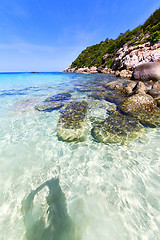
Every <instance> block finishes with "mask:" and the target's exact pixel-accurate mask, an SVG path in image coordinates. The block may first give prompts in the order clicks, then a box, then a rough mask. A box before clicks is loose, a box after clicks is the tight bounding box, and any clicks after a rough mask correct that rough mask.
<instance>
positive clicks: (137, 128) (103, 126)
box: [92, 112, 144, 144]
mask: <svg viewBox="0 0 160 240" xmlns="http://www.w3.org/2000/svg"><path fill="white" fill-rule="evenodd" d="M143 130H144V128H143V126H142V125H141V124H140V123H139V121H137V120H135V119H134V118H132V117H130V116H125V115H122V114H120V113H118V112H114V113H113V114H111V115H110V116H109V117H108V118H107V119H106V120H105V121H103V122H101V123H99V124H97V125H95V126H94V127H93V129H92V135H93V137H94V138H95V139H96V140H97V141H99V142H102V143H120V144H127V143H128V142H129V141H131V140H132V139H135V138H137V137H139V134H140V133H141V132H142V131H143Z"/></svg>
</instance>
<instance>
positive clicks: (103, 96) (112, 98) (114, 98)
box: [88, 90, 126, 105]
mask: <svg viewBox="0 0 160 240" xmlns="http://www.w3.org/2000/svg"><path fill="white" fill-rule="evenodd" d="M88 97H92V98H93V99H98V100H106V101H109V102H112V103H115V104H117V105H119V104H121V103H122V102H123V101H124V100H125V99H126V95H125V94H124V93H123V92H121V91H119V90H106V91H105V92H95V93H91V94H90V95H88Z"/></svg>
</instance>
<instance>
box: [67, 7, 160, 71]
mask: <svg viewBox="0 0 160 240" xmlns="http://www.w3.org/2000/svg"><path fill="white" fill-rule="evenodd" d="M148 41H149V42H152V43H156V42H158V41H160V8H159V9H157V10H156V11H155V12H154V13H153V14H152V15H151V16H150V17H149V18H148V19H147V21H146V22H145V23H144V24H143V25H140V26H138V27H137V28H135V29H133V30H131V31H130V30H127V31H126V32H125V33H121V34H120V35H119V36H118V38H117V39H115V40H113V39H108V38H107V39H106V40H105V41H102V42H100V43H99V44H96V45H93V46H91V47H87V48H86V49H85V50H83V51H82V53H81V54H80V55H79V56H78V58H77V59H76V60H75V61H74V62H73V63H72V65H71V68H76V69H77V68H80V67H91V66H97V67H98V66H102V67H104V66H107V67H108V68H109V67H111V66H112V64H113V62H114V60H115V58H116V53H117V51H118V50H119V49H120V48H121V47H123V45H124V44H127V45H128V46H133V45H138V44H143V43H145V42H148Z"/></svg>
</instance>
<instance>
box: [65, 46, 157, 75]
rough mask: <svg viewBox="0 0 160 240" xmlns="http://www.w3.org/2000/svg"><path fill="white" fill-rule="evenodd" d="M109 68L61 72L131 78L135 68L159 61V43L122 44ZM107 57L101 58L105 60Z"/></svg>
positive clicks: (82, 68) (69, 68)
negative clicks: (129, 45)
mask: <svg viewBox="0 0 160 240" xmlns="http://www.w3.org/2000/svg"><path fill="white" fill-rule="evenodd" d="M116 55H117V57H116V59H115V60H114V62H113V64H112V66H111V68H107V66H105V67H102V66H92V67H90V68H89V67H85V66H82V67H81V68H72V67H71V66H69V67H68V68H67V69H65V70H64V71H63V72H71V73H73V72H76V73H83V74H94V73H104V74H113V75H115V76H116V77H122V78H123V77H124V78H131V77H132V74H133V71H134V69H135V67H137V66H139V65H140V64H143V63H148V62H158V61H160V42H158V43H156V44H152V43H150V42H147V43H144V44H140V45H136V46H131V47H128V46H127V44H124V46H123V47H122V48H120V49H119V50H118V51H117V53H116ZM105 57H107V56H105V55H104V56H103V58H105Z"/></svg>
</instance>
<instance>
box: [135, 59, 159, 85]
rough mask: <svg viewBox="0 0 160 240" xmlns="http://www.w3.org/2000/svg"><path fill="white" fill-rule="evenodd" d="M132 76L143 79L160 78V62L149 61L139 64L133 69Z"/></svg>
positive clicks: (156, 79)
mask: <svg viewBox="0 0 160 240" xmlns="http://www.w3.org/2000/svg"><path fill="white" fill-rule="evenodd" d="M132 78H133V79H138V80H142V81H150V80H153V81H158V80H160V62H148V63H143V64H140V65H138V66H137V67H135V69H134V70H133V74H132Z"/></svg>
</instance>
